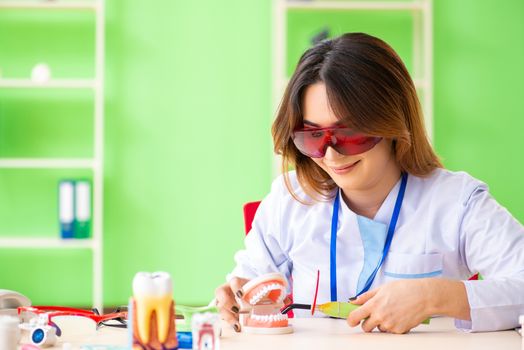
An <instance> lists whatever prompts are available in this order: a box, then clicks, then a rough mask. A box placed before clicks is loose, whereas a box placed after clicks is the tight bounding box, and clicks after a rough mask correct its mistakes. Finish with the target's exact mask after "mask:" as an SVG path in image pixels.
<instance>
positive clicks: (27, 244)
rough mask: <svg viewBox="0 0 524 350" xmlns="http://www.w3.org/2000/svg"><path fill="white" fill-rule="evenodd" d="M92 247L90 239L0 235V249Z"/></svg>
mask: <svg viewBox="0 0 524 350" xmlns="http://www.w3.org/2000/svg"><path fill="white" fill-rule="evenodd" d="M93 247H94V245H93V240H92V239H61V238H37V237H35V238H31V237H23V238H20V237H0V249H4V248H31V249H41V248H61V249H63V248H66V249H67V248H76V249H78V248H89V249H92V248H93Z"/></svg>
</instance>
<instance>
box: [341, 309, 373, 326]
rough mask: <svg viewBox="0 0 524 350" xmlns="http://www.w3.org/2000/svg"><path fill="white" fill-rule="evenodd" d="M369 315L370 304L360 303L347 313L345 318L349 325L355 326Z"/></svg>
mask: <svg viewBox="0 0 524 350" xmlns="http://www.w3.org/2000/svg"><path fill="white" fill-rule="evenodd" d="M370 315H371V306H369V305H362V306H361V307H359V308H358V309H356V310H354V311H352V312H350V313H349V316H348V318H347V323H348V324H349V326H350V327H356V326H358V325H359V324H360V322H361V321H362V320H363V319H365V318H368V317H369V316H370Z"/></svg>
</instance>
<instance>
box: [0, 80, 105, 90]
mask: <svg viewBox="0 0 524 350" xmlns="http://www.w3.org/2000/svg"><path fill="white" fill-rule="evenodd" d="M96 86H97V81H96V80H95V79H52V80H49V81H47V82H44V83H38V82H35V81H32V80H31V79H0V88H22V89H24V88H25V89H94V88H95V87H96Z"/></svg>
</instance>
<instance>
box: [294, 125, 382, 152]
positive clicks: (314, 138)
mask: <svg viewBox="0 0 524 350" xmlns="http://www.w3.org/2000/svg"><path fill="white" fill-rule="evenodd" d="M381 139H382V138H380V137H372V136H366V135H362V134H357V133H355V132H354V131H352V130H351V129H349V128H326V129H311V130H307V129H306V130H297V131H295V132H294V133H293V142H294V143H295V146H296V147H297V148H298V150H299V151H300V152H301V153H302V154H304V155H306V156H308V157H312V158H322V157H324V155H325V154H326V149H327V147H328V146H331V147H333V148H334V149H335V150H336V151H337V152H338V153H340V154H344V155H346V156H350V155H355V154H360V153H364V152H367V151H369V150H370V149H372V148H373V147H374V146H375V145H376V144H377V143H378V142H379V141H380V140H381Z"/></svg>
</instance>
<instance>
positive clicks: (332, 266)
mask: <svg viewBox="0 0 524 350" xmlns="http://www.w3.org/2000/svg"><path fill="white" fill-rule="evenodd" d="M407 182H408V174H407V173H402V180H401V182H400V188H399V190H398V195H397V200H396V202H395V207H394V209H393V214H392V215H391V220H390V222H389V227H388V234H387V236H386V242H385V244H384V251H383V252H382V258H381V259H380V261H379V263H378V265H377V267H375V270H373V272H372V273H371V275H370V276H369V278H368V279H367V281H366V284H365V285H364V288H362V290H361V291H360V292H358V293H357V295H356V296H359V295H360V294H362V293H365V292H367V291H368V290H369V288H370V287H371V284H372V283H373V280H374V279H375V276H376V274H377V272H378V269H380V266H382V263H383V262H384V260H385V259H386V256H387V255H388V252H389V246H390V245H391V241H392V240H393V234H394V233H395V226H396V225H397V220H398V215H399V213H400V207H401V206H402V200H403V199H404V192H406V184H407ZM339 207H340V191H337V195H336V197H335V203H334V204H333V215H332V217H331V244H330V254H329V271H330V279H331V301H337V228H338V209H339Z"/></svg>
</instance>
